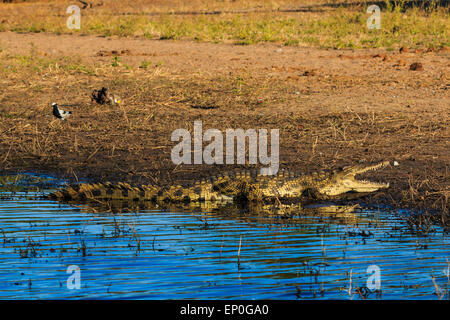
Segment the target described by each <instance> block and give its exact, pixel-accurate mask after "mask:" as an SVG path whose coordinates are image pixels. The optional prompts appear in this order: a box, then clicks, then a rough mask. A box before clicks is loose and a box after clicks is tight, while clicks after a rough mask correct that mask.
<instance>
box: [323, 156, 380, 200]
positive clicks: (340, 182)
mask: <svg viewBox="0 0 450 320" xmlns="http://www.w3.org/2000/svg"><path fill="white" fill-rule="evenodd" d="M388 165H389V161H384V162H380V163H377V164H373V165H355V166H351V167H346V168H343V169H341V170H339V171H335V172H333V174H332V175H331V177H330V178H329V179H328V180H327V183H325V185H324V186H323V187H321V188H320V189H319V192H320V193H322V194H326V195H327V196H336V195H339V194H343V193H346V192H350V191H352V192H374V191H377V190H379V189H383V188H388V187H389V183H379V182H372V181H366V180H358V179H356V175H358V174H362V173H365V172H368V171H371V170H377V169H380V168H384V167H386V166H388Z"/></svg>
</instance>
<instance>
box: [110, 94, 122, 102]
mask: <svg viewBox="0 0 450 320" xmlns="http://www.w3.org/2000/svg"><path fill="white" fill-rule="evenodd" d="M108 99H109V101H110V103H111V104H120V97H119V96H118V95H116V94H108Z"/></svg>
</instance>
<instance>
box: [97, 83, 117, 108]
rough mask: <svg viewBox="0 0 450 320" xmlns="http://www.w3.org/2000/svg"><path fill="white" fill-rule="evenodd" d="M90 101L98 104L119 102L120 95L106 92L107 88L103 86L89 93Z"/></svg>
mask: <svg viewBox="0 0 450 320" xmlns="http://www.w3.org/2000/svg"><path fill="white" fill-rule="evenodd" d="M91 101H95V102H97V103H98V104H113V105H116V104H120V97H119V96H118V95H115V94H110V93H108V89H107V88H105V87H103V88H101V90H94V91H92V93H91Z"/></svg>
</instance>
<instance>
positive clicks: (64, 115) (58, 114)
mask: <svg viewBox="0 0 450 320" xmlns="http://www.w3.org/2000/svg"><path fill="white" fill-rule="evenodd" d="M52 106H53V115H54V116H55V117H56V118H58V119H61V120H65V119H66V118H67V117H68V116H70V115H71V114H72V112H70V111H64V110H61V109H60V108H58V105H57V104H56V102H53V103H52Z"/></svg>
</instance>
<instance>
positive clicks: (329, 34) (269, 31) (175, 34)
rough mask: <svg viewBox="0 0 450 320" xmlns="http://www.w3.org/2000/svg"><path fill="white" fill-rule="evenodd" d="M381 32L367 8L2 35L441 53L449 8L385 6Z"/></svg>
mask: <svg viewBox="0 0 450 320" xmlns="http://www.w3.org/2000/svg"><path fill="white" fill-rule="evenodd" d="M386 7H387V8H385V9H384V10H382V12H381V29H379V30H369V29H368V28H367V25H366V21H367V19H368V18H369V16H370V14H367V13H366V8H367V7H354V8H344V7H338V8H337V9H333V10H331V9H330V11H327V12H324V13H320V15H318V14H317V13H314V12H298V13H282V12H280V13H278V12H263V13H261V12H260V13H248V14H220V15H193V16H184V15H181V16H180V15H169V14H166V15H159V16H144V15H135V16H123V15H111V16H109V15H98V14H97V15H94V14H91V15H90V14H89V13H88V12H86V14H84V15H83V16H82V20H81V21H82V23H81V29H80V30H69V29H67V28H66V26H65V19H64V17H63V18H61V17H60V16H59V17H57V16H49V17H48V18H46V19H40V20H39V19H38V18H37V17H34V16H32V15H30V16H27V17H26V18H23V19H20V20H19V21H16V22H0V30H12V31H18V32H53V33H58V34H60V33H80V34H96V35H102V36H113V35H115V36H120V37H127V36H138V37H144V38H150V39H161V40H182V39H190V40H195V41H208V42H213V43H220V42H233V43H235V44H240V45H249V44H254V43H261V42H277V43H281V44H284V45H287V46H297V45H308V46H309V45H314V46H318V47H326V48H374V47H386V48H389V47H392V46H408V47H412V48H414V47H438V46H448V45H449V35H448V30H449V28H448V25H449V24H450V13H449V11H448V9H447V8H443V7H437V6H430V7H428V8H427V9H421V8H417V7H415V8H406V7H405V5H404V1H401V0H399V1H396V2H395V4H392V3H391V2H389V1H386Z"/></svg>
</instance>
